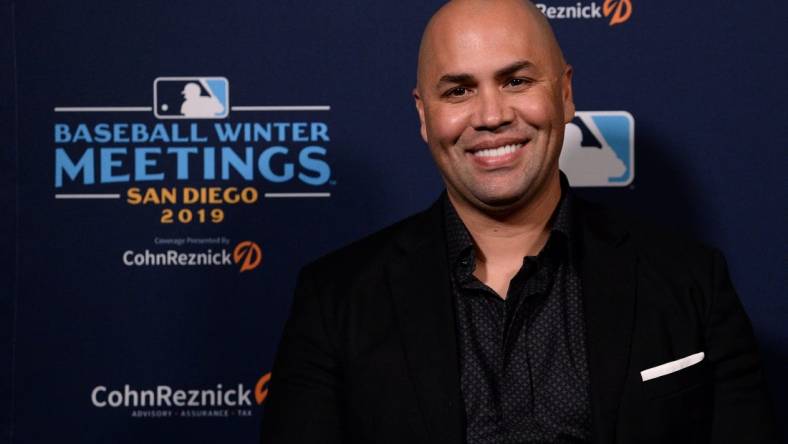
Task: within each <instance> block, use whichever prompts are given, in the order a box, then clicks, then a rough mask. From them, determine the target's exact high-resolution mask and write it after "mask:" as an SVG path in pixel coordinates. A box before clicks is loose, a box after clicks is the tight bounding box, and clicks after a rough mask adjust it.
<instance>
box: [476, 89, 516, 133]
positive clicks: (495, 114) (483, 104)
mask: <svg viewBox="0 0 788 444" xmlns="http://www.w3.org/2000/svg"><path fill="white" fill-rule="evenodd" d="M477 99H478V101H477V107H476V112H475V113H474V114H475V115H474V119H473V120H474V121H473V127H474V128H475V129H476V130H477V131H484V130H487V131H491V130H495V129H497V128H499V127H501V126H504V125H507V124H509V123H511V122H512V120H513V119H514V111H513V110H512V109H511V108H510V107H509V106H507V103H506V97H504V94H503V92H501V91H499V90H498V89H497V88H496V89H493V88H490V89H482V90H480V91H479V95H478V97H477Z"/></svg>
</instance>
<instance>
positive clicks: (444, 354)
mask: <svg viewBox="0 0 788 444" xmlns="http://www.w3.org/2000/svg"><path fill="white" fill-rule="evenodd" d="M575 202H576V206H575V211H574V214H575V217H576V218H577V219H576V221H575V223H576V224H577V225H576V226H578V227H580V229H579V233H580V234H581V236H580V245H579V254H580V260H581V262H580V263H581V267H582V268H581V276H582V279H583V293H584V304H585V319H586V337H587V352H588V365H589V372H590V376H591V402H592V412H593V413H592V415H593V436H594V442H596V443H613V442H617V443H679V442H681V443H683V442H691V443H696V442H697V443H708V442H712V443H762V442H776V437H775V436H774V433H775V432H774V418H773V413H772V410H771V406H770V402H769V400H768V396H767V394H766V391H765V387H764V378H763V375H762V371H761V366H760V361H759V357H758V353H757V350H756V345H755V340H754V337H753V333H752V328H751V326H750V323H749V321H748V319H747V317H746V315H745V313H744V311H743V309H742V306H741V304H740V303H739V301H738V299H737V297H736V294H735V292H734V289H733V287H732V285H731V282H730V279H729V277H728V274H727V271H726V265H725V262H724V259H723V257H722V256H721V254H720V253H719V252H717V251H715V250H713V249H710V248H707V247H703V246H700V245H698V244H695V243H691V242H687V241H682V240H680V239H677V238H674V237H672V236H669V235H665V234H663V233H662V232H660V231H656V230H652V229H649V228H645V227H643V226H641V225H640V224H638V223H635V222H633V221H631V220H629V219H627V218H625V217H621V216H619V215H614V213H612V212H610V211H608V210H604V209H601V208H598V207H595V206H593V205H590V204H587V203H584V202H582V201H580V200H579V199H576V200H575ZM699 352H703V353H704V354H705V358H704V359H703V360H702V361H701V362H700V363H698V364H695V365H693V366H691V367H688V368H685V369H683V370H680V371H677V372H674V373H671V374H667V375H665V376H662V377H659V378H655V379H653V380H649V381H646V382H643V381H642V378H641V374H640V372H641V371H642V370H644V369H648V368H652V367H655V366H658V365H660V364H663V363H666V362H670V361H674V360H677V359H680V358H683V357H686V356H689V355H693V354H696V353H699ZM269 389H270V391H269V397H268V399H267V401H266V406H265V413H264V419H263V436H262V442H263V443H271V444H278V443H340V442H348V443H397V444H401V443H457V444H459V443H463V442H464V440H465V437H464V435H465V428H464V427H465V425H464V408H463V403H462V396H461V393H460V384H459V370H458V351H457V342H456V338H455V319H454V307H453V299H452V293H451V290H450V284H449V269H448V264H447V258H446V242H445V235H444V223H443V216H442V210H441V207H440V205H439V204H436V205H433V206H432V207H431V208H430V209H428V210H427V211H425V212H423V213H420V214H417V215H415V216H413V217H411V218H409V219H406V220H404V221H402V222H400V223H398V224H396V225H394V226H392V227H389V228H387V229H385V230H383V231H381V232H379V233H377V234H374V235H372V236H370V237H368V238H366V239H364V240H361V241H359V242H356V243H354V244H352V245H350V246H348V247H346V248H344V249H341V250H339V251H337V252H335V253H332V254H330V255H328V256H326V257H324V258H322V259H320V260H318V261H317V262H315V263H313V264H311V265H308V266H307V267H305V268H304V270H303V271H302V272H301V274H300V276H299V280H298V286H297V289H296V294H295V299H294V302H293V306H292V311H291V316H290V318H289V320H288V321H287V324H286V327H285V331H284V334H283V337H282V342H281V345H280V348H279V351H278V354H277V357H276V360H275V363H274V367H273V376H272V380H271V382H270V384H269Z"/></svg>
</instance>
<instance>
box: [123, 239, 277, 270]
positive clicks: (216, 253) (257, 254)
mask: <svg viewBox="0 0 788 444" xmlns="http://www.w3.org/2000/svg"><path fill="white" fill-rule="evenodd" d="M122 260H123V264H124V265H126V266H127V267H223V266H232V265H237V266H239V269H240V272H241V273H244V272H247V271H251V270H254V269H256V268H258V267H260V264H262V262H263V251H262V249H261V248H260V245H258V244H257V243H256V242H253V241H248V240H247V241H242V242H239V243H238V244H237V245H236V246H235V248H234V249H233V250H232V254H231V253H230V251H228V250H227V249H226V248H221V249H218V250H214V249H207V250H201V251H180V250H175V249H168V250H164V251H151V250H150V249H145V250H144V251H141V252H138V251H134V250H126V251H124V252H123V257H122Z"/></svg>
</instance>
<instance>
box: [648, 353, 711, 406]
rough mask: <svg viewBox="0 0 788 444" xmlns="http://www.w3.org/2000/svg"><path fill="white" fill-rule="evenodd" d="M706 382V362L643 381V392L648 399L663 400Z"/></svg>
mask: <svg viewBox="0 0 788 444" xmlns="http://www.w3.org/2000/svg"><path fill="white" fill-rule="evenodd" d="M707 382H708V374H707V367H706V361H705V360H703V361H700V362H698V363H697V364H693V365H691V366H689V367H686V368H683V369H681V370H677V371H675V372H672V373H668V374H665V375H662V376H659V377H656V378H654V379H649V380H648V381H643V382H642V384H643V391H644V393H645V395H646V398H648V399H655V398H664V397H668V396H671V395H674V394H678V393H681V392H684V391H687V390H691V389H693V388H696V387H699V386H701V385H703V384H705V383H707Z"/></svg>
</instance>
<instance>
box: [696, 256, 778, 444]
mask: <svg viewBox="0 0 788 444" xmlns="http://www.w3.org/2000/svg"><path fill="white" fill-rule="evenodd" d="M713 256H714V257H713V260H712V269H713V272H712V284H711V285H712V291H713V293H712V294H713V299H712V300H711V305H710V307H709V312H708V318H707V324H706V347H707V352H708V353H707V354H708V358H709V361H710V363H711V364H712V371H713V377H714V411H713V414H714V419H713V423H712V440H711V442H712V443H744V442H747V443H776V442H777V436H776V430H775V420H774V412H773V410H772V405H771V401H770V399H769V396H768V394H767V391H766V382H765V379H764V375H763V370H762V367H761V360H760V357H759V354H758V349H757V345H756V342H755V337H754V334H753V330H752V326H751V325H750V321H749V319H748V318H747V315H746V314H745V312H744V308H743V307H742V305H741V303H740V302H739V299H738V297H737V296H736V292H735V290H734V288H733V284H732V283H731V279H730V276H729V274H728V269H727V265H726V263H725V259H724V258H723V256H722V254H721V253H719V252H718V251H716V250H715V251H714V255H713Z"/></svg>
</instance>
